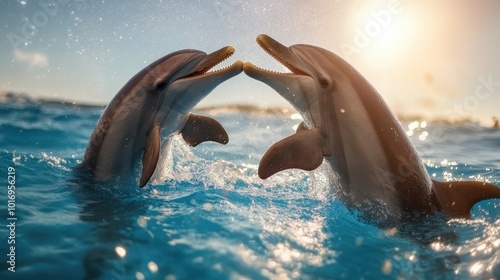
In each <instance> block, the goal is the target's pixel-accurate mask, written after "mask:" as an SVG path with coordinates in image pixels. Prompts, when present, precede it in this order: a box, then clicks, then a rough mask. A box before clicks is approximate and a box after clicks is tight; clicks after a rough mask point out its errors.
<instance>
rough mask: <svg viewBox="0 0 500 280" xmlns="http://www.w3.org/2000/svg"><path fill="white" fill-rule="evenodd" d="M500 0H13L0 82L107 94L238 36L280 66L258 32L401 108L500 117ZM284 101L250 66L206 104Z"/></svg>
mask: <svg viewBox="0 0 500 280" xmlns="http://www.w3.org/2000/svg"><path fill="white" fill-rule="evenodd" d="M499 14H500V1H497V0H479V1H469V0H439V1H434V0H371V1H340V0H338V1H331V0H309V1H305V0H301V1H299V0H281V1H264V0H254V1H242V0H190V1H187V0H177V1H174V0H145V1H118V0H114V1H112V0H99V1H97V0H36V1H30V0H5V1H1V2H0V15H1V16H0V38H1V39H0V91H14V92H24V93H28V94H29V95H31V96H33V97H37V98H50V99H62V100H66V101H76V102H83V103H91V104H107V103H108V102H109V101H110V100H111V99H112V98H113V96H114V95H115V94H116V92H118V90H119V89H120V88H121V87H122V86H123V85H124V84H125V83H126V82H127V81H128V80H129V79H130V78H131V77H132V76H133V75H134V74H136V73H137V72H138V71H140V70H141V69H142V68H144V67H145V66H147V65H148V64H149V63H151V62H153V61H154V60H156V59H158V58H159V57H161V56H163V55H165V54H168V53H170V52H173V51H176V50H180V49H198V50H202V51H205V52H207V53H208V52H213V51H215V50H217V49H219V48H221V47H223V46H226V45H232V46H234V47H235V48H236V53H235V55H233V56H232V57H231V58H230V59H229V60H228V61H227V62H225V63H223V64H222V65H221V66H224V65H228V64H229V63H231V62H234V61H235V60H237V59H240V60H243V61H252V62H253V63H254V64H256V65H259V66H261V67H264V68H268V69H273V70H278V71H284V67H283V66H281V65H280V64H279V63H277V62H276V61H274V59H272V58H271V57H269V56H268V55H267V54H266V53H265V52H264V51H262V50H261V49H260V47H258V45H257V44H256V43H255V38H256V36H257V35H258V34H261V33H264V34H268V35H270V36H271V37H273V38H275V39H276V40H278V41H280V42H281V43H283V44H285V45H293V44H311V45H316V46H320V47H323V48H325V49H328V50H330V51H332V52H334V53H336V54H338V55H340V56H341V57H343V58H344V59H345V60H347V61H348V62H349V63H351V64H352V65H353V66H354V67H355V68H356V69H357V70H358V71H359V72H360V73H362V74H363V75H364V76H365V78H367V79H368V81H370V82H371V83H372V84H373V85H374V87H375V88H376V89H377V90H378V91H379V93H380V94H381V95H382V96H383V98H384V99H385V100H386V102H387V103H388V104H389V106H390V107H391V108H392V109H393V111H395V112H396V113H397V114H399V115H421V116H432V117H436V116H437V117H445V118H448V119H461V118H466V117H472V118H473V119H477V120H481V121H482V122H483V123H484V122H486V123H488V122H491V118H492V116H493V115H496V116H500V52H499V50H500V16H498V15H499ZM227 103H231V104H234V103H245V104H255V105H259V106H263V107H270V106H284V105H287V103H286V101H284V100H283V99H282V98H281V96H279V95H278V94H277V93H275V92H274V91H273V90H272V89H270V88H269V87H268V86H266V85H264V84H262V83H260V82H258V81H255V80H253V79H250V78H248V77H246V76H245V75H244V74H243V73H242V74H240V75H238V76H237V77H235V78H233V79H231V80H229V81H227V82H225V83H224V84H222V85H220V86H219V87H218V88H216V89H215V90H214V91H213V92H212V93H211V94H210V95H209V96H208V97H207V98H205V99H204V100H203V101H202V102H201V103H200V104H199V106H211V105H219V104H227Z"/></svg>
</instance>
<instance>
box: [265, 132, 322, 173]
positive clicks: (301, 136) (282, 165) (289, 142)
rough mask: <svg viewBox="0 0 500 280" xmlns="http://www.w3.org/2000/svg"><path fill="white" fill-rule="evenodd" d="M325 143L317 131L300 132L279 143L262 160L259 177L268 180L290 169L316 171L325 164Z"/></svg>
mask: <svg viewBox="0 0 500 280" xmlns="http://www.w3.org/2000/svg"><path fill="white" fill-rule="evenodd" d="M323 143H324V138H323V136H321V134H320V133H319V131H317V130H316V129H311V130H304V131H299V132H297V133H296V134H294V135H292V136H289V137H287V138H285V139H283V140H281V141H279V142H277V143H276V144H274V145H272V146H271V148H269V150H268V151H267V152H266V154H265V155H264V156H263V157H262V159H261V160H260V164H259V177H260V178H262V179H266V178H268V177H270V176H271V175H273V174H275V173H277V172H279V171H282V170H285V169H289V168H300V169H303V170H314V169H316V168H317V167H318V166H320V165H321V163H322V162H323V150H322V147H323Z"/></svg>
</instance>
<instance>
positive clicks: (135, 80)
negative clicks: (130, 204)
mask: <svg viewBox="0 0 500 280" xmlns="http://www.w3.org/2000/svg"><path fill="white" fill-rule="evenodd" d="M234 51H235V50H234V48H233V47H231V46H227V47H224V48H222V49H220V50H218V51H215V52H213V53H210V54H206V53H204V52H202V51H198V50H192V49H188V50H180V51H177V52H174V53H171V54H169V55H166V56H164V57H162V58H160V59H158V60H156V61H155V62H153V63H151V64H150V65H149V66H147V67H146V68H144V69H143V70H141V71H140V72H139V73H137V74H136V75H135V76H134V77H132V78H131V79H130V80H129V81H128V82H127V83H126V84H125V85H124V86H123V87H122V89H121V90H120V91H119V92H118V93H117V94H116V96H115V97H114V98H113V99H112V100H111V102H110V103H109V105H108V106H107V107H106V109H105V110H104V112H103V113H102V115H101V117H100V119H99V121H98V122H97V125H96V127H95V129H94V131H93V133H92V135H91V136H90V141H89V143H88V145H87V149H86V151H85V155H84V157H83V161H82V163H81V166H82V167H84V168H87V169H90V170H91V171H92V173H93V175H94V177H95V179H96V180H97V181H109V180H110V179H113V178H119V177H122V176H125V175H127V174H130V173H133V171H134V168H135V167H136V165H137V163H138V161H139V159H140V157H141V155H142V174H141V177H140V180H139V186H140V187H144V186H145V185H146V184H147V182H148V181H149V179H150V178H151V176H152V175H153V172H154V170H155V168H156V165H157V162H158V158H159V155H160V147H161V146H164V147H168V143H169V141H170V140H171V138H172V136H174V135H175V134H178V133H180V134H181V135H182V137H183V138H184V140H185V141H186V142H187V143H188V144H189V145H190V146H196V145H198V144H200V143H202V142H204V141H215V142H218V143H221V144H226V143H227V142H228V140H229V139H228V135H227V133H226V131H225V130H224V128H223V127H222V125H221V124H220V123H219V122H218V121H216V120H214V119H212V118H209V117H205V116H199V115H195V114H192V113H190V111H191V109H192V108H193V107H194V106H195V105H196V104H197V103H198V102H200V101H201V100H202V99H203V98H204V97H205V96H207V95H208V94H209V93H210V92H211V91H212V90H213V89H214V88H215V87H217V86H218V85H219V84H221V83H222V82H224V81H226V80H227V79H229V78H231V77H233V76H235V75H237V74H239V73H241V71H242V67H243V62H241V61H239V60H238V61H236V62H235V63H233V64H232V65H230V66H228V67H225V68H223V69H219V70H216V71H212V72H209V70H210V69H212V67H214V66H215V65H217V64H219V63H220V62H222V61H224V60H225V59H227V58H228V57H230V56H231V55H232V54H233V53H234ZM161 139H165V142H166V143H167V144H164V145H161Z"/></svg>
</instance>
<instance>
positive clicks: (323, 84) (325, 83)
mask: <svg viewBox="0 0 500 280" xmlns="http://www.w3.org/2000/svg"><path fill="white" fill-rule="evenodd" d="M319 84H320V85H321V87H322V88H327V87H328V85H329V84H330V83H329V82H328V80H327V79H325V78H319Z"/></svg>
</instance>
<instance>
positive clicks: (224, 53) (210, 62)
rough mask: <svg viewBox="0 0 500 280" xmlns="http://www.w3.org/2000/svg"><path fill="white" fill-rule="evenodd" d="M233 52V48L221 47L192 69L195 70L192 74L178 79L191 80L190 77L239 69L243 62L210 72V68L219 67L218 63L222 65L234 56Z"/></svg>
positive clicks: (236, 62)
mask: <svg viewBox="0 0 500 280" xmlns="http://www.w3.org/2000/svg"><path fill="white" fill-rule="evenodd" d="M234 52H235V49H234V47H232V46H227V47H223V48H221V49H220V50H217V51H215V52H213V53H210V54H208V55H206V56H205V57H204V58H203V59H202V60H201V61H200V62H198V64H197V65H196V66H195V67H194V69H195V70H194V71H193V72H191V73H190V74H189V75H186V76H184V77H182V78H180V79H179V80H181V79H188V78H192V77H199V76H202V75H203V76H205V75H213V74H220V73H221V72H226V71H230V70H235V69H237V68H241V65H242V64H243V62H241V61H240V60H238V61H235V62H234V63H233V64H231V65H229V66H226V67H223V68H220V69H216V70H212V68H214V67H215V66H217V65H219V64H220V63H222V62H223V61H225V60H227V59H228V58H229V57H231V56H232V55H233V54H234Z"/></svg>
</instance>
